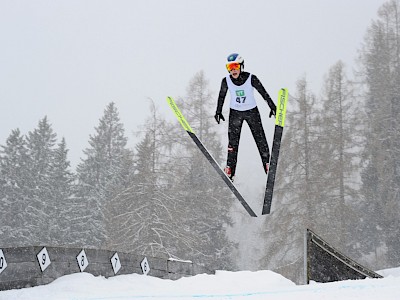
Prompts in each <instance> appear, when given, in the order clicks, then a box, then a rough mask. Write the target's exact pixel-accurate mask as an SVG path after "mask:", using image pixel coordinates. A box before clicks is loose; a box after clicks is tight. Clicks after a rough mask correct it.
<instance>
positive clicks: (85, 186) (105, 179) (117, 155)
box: [77, 102, 132, 247]
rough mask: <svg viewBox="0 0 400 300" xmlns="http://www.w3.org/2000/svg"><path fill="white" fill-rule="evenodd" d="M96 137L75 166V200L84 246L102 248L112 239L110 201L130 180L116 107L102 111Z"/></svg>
mask: <svg viewBox="0 0 400 300" xmlns="http://www.w3.org/2000/svg"><path fill="white" fill-rule="evenodd" d="M95 130H96V134H95V135H93V136H90V139H89V145H90V147H89V148H87V149H85V150H84V154H85V155H86V157H85V158H84V159H83V160H82V162H81V163H80V164H79V165H78V168H77V172H78V184H79V186H78V196H79V198H80V202H81V205H82V207H81V209H80V211H81V216H80V220H82V221H83V220H85V219H86V220H87V222H85V224H80V226H81V230H82V232H87V233H89V234H90V235H89V236H88V237H87V245H89V246H96V247H102V246H105V245H106V244H107V243H108V242H109V241H108V239H112V237H113V235H114V233H113V232H112V229H111V227H112V226H111V225H110V223H109V220H111V218H112V215H110V211H112V206H113V204H114V203H113V200H114V198H115V196H116V195H117V194H118V193H119V192H121V191H122V190H123V189H125V188H126V187H127V186H128V184H129V182H130V179H131V170H132V153H131V151H130V150H129V149H128V148H127V147H126V144H127V138H126V137H125V136H124V128H123V125H122V123H121V122H120V119H119V114H118V111H117V108H116V107H115V104H114V103H113V102H111V103H110V104H109V105H108V106H107V107H106V109H105V111H104V115H103V117H102V118H101V119H100V122H99V126H98V127H96V128H95Z"/></svg>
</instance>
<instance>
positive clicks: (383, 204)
mask: <svg viewBox="0 0 400 300" xmlns="http://www.w3.org/2000/svg"><path fill="white" fill-rule="evenodd" d="M360 52H361V55H360V58H361V59H360V60H361V70H360V73H361V74H362V75H363V78H364V81H365V84H366V94H365V98H366V111H365V112H366V116H367V118H366V119H365V121H366V122H365V123H364V126H365V130H366V140H365V147H364V152H363V171H362V193H363V196H364V199H365V201H364V203H363V205H362V207H361V208H360V211H362V212H363V213H364V216H363V218H362V220H363V223H364V224H363V227H364V228H365V230H364V231H363V232H362V233H361V234H363V236H364V241H365V245H368V248H367V249H364V252H366V254H367V253H368V254H369V253H373V254H374V264H375V265H376V268H381V269H382V268H385V267H392V266H397V265H399V264H400V253H399V251H398V249H399V247H400V231H399V230H398V228H399V227H400V219H399V215H400V205H399V203H400V193H399V190H400V1H399V0H390V1H388V2H386V3H384V4H383V5H382V6H381V8H380V9H379V11H378V20H375V21H373V22H372V24H371V26H370V27H369V28H368V31H367V35H366V36H365V41H364V45H363V48H362V49H361V51H360ZM371 236H379V237H381V238H379V239H377V240H373V241H372V239H370V237H371Z"/></svg>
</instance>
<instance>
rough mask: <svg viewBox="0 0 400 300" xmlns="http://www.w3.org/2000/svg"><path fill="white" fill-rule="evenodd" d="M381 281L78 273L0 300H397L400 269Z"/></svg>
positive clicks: (261, 274)
mask: <svg viewBox="0 0 400 300" xmlns="http://www.w3.org/2000/svg"><path fill="white" fill-rule="evenodd" d="M379 273H380V274H381V275H383V276H385V278H383V279H364V280H348V281H341V282H332V283H311V284H310V285H297V286H296V285H295V284H294V283H293V282H291V281H290V280H288V279H286V278H284V277H282V276H281V275H279V274H276V273H274V272H271V271H257V272H250V271H241V272H226V271H217V272H216V274H215V275H206V274H201V275H197V276H194V277H188V278H181V279H179V280H176V281H172V280H165V279H159V278H155V277H150V276H145V275H138V274H131V275H120V276H115V277H111V278H108V279H106V278H104V277H95V276H93V275H91V274H88V273H78V274H72V275H67V276H64V277H61V278H59V279H57V280H55V281H54V282H52V283H50V284H48V285H45V286H38V287H33V288H26V289H20V290H10V291H2V292H0V299H1V300H39V299H40V300H50V299H51V300H67V299H68V300H129V299H163V300H167V299H180V300H185V299H213V300H214V299H239V300H241V299H249V300H254V299H257V300H258V299H268V300H277V299H279V300H288V299H296V300H302V299H307V300H314V299H315V300H321V299H324V300H330V299H332V300H339V299H340V300H346V299H358V300H377V299H379V300H380V299H384V300H398V299H400V268H396V269H388V270H383V271H381V272H379Z"/></svg>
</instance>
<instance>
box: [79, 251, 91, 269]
mask: <svg viewBox="0 0 400 300" xmlns="http://www.w3.org/2000/svg"><path fill="white" fill-rule="evenodd" d="M76 261H77V262H78V265H79V269H80V270H81V272H83V271H85V269H86V268H87V266H88V265H89V261H88V259H87V257H86V253H85V250H82V251H81V252H80V253H79V254H78V256H77V257H76Z"/></svg>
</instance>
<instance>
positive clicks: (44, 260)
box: [37, 247, 51, 272]
mask: <svg viewBox="0 0 400 300" xmlns="http://www.w3.org/2000/svg"><path fill="white" fill-rule="evenodd" d="M37 259H38V262H39V265H40V269H41V270H42V272H43V271H44V270H46V269H47V267H48V266H50V264H51V260H50V256H49V253H48V252H47V249H46V247H43V249H42V250H41V251H40V252H39V253H38V255H37Z"/></svg>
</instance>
